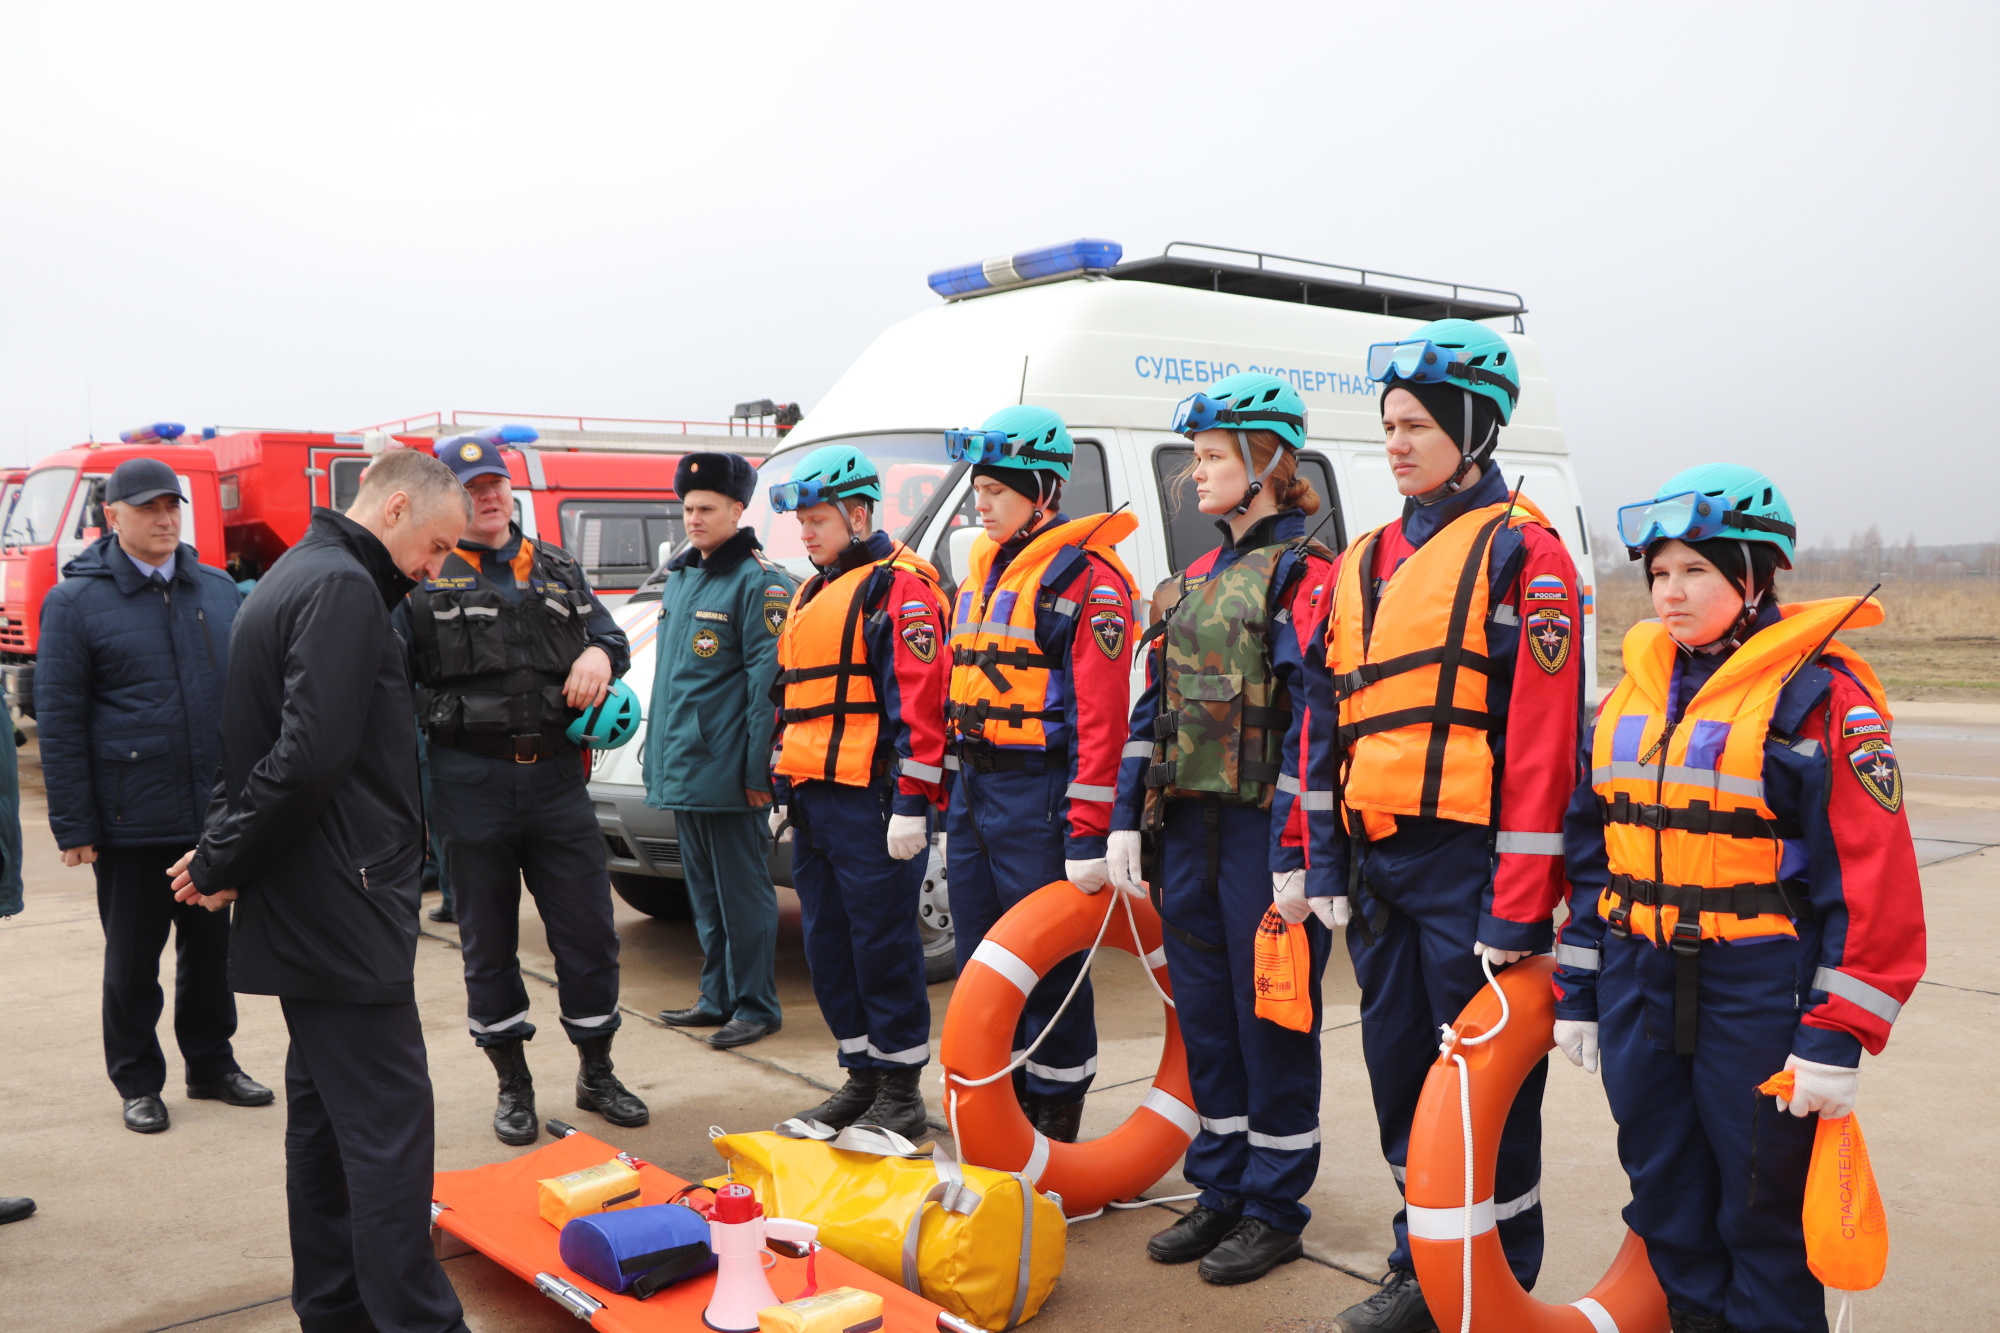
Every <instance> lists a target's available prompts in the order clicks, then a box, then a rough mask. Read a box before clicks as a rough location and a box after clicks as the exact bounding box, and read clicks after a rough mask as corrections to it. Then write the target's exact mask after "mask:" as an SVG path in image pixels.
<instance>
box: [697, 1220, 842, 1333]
mask: <svg viewBox="0 0 2000 1333" xmlns="http://www.w3.org/2000/svg"><path fill="white" fill-rule="evenodd" d="M818 1237H819V1228H818V1227H816V1226H814V1225H813V1224H812V1223H810V1222H794V1221H791V1220H790V1219H789V1218H783V1217H766V1216H764V1207H763V1205H762V1204H760V1203H758V1202H757V1196H756V1195H755V1194H754V1193H752V1192H751V1189H750V1187H749V1186H748V1185H724V1186H723V1187H722V1188H721V1189H719V1190H717V1191H716V1192H715V1211H714V1213H713V1214H712V1215H711V1216H710V1218H709V1222H708V1238H709V1239H708V1243H709V1245H710V1246H711V1247H712V1248H713V1249H714V1250H715V1260H716V1269H715V1294H714V1295H713V1296H711V1297H710V1298H709V1301H708V1308H707V1309H706V1310H703V1311H702V1312H701V1322H702V1323H704V1324H707V1325H708V1326H709V1327H710V1328H713V1329H717V1330H720V1333H753V1331H754V1330H755V1329H756V1327H757V1312H758V1311H760V1310H768V1309H770V1308H771V1307H772V1306H774V1305H777V1304H779V1303H780V1302H779V1300H778V1294H777V1293H776V1292H774V1291H772V1290H771V1279H770V1278H768V1277H766V1276H765V1275H764V1249H765V1245H766V1243H767V1242H770V1241H776V1242H777V1243H779V1244H780V1245H788V1246H806V1247H810V1246H811V1245H812V1243H813V1242H814V1241H815V1240H816V1239H817V1238H818Z"/></svg>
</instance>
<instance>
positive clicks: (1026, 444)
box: [944, 404, 1076, 481]
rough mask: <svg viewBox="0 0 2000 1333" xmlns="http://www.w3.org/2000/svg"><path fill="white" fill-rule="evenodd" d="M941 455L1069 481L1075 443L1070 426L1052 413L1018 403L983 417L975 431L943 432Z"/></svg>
mask: <svg viewBox="0 0 2000 1333" xmlns="http://www.w3.org/2000/svg"><path fill="white" fill-rule="evenodd" d="M944 452H945V457H947V458H949V459H951V460H952V461H953V462H954V463H956V462H961V461H963V462H969V463H972V464H974V465H975V466H979V467H999V468H1018V469H1020V470H1021V471H1024V472H1037V471H1039V472H1053V473H1055V474H1056V476H1057V477H1058V478H1060V479H1061V480H1063V481H1068V480H1069V467H1070V463H1071V461H1072V460H1073V459H1075V457H1076V442H1075V441H1074V440H1072V439H1070V437H1069V427H1068V426H1065V425H1064V424H1063V419H1062V418H1061V417H1059V416H1057V415H1056V414H1055V413H1054V412H1051V411H1050V410H1049V409H1048V408H1046V407H1029V406H1027V405H1025V404H1020V405H1016V406H1014V407H1003V408H1001V409H1000V410H999V411H998V412H995V413H994V414H993V415H992V416H990V417H988V418H986V420H985V422H984V423H983V424H981V426H980V427H979V429H978V430H948V431H946V432H945V433H944Z"/></svg>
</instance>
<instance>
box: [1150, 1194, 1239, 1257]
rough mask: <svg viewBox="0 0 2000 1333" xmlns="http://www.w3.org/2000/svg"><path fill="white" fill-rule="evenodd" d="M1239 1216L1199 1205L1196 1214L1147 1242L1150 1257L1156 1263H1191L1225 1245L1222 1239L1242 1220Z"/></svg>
mask: <svg viewBox="0 0 2000 1333" xmlns="http://www.w3.org/2000/svg"><path fill="white" fill-rule="evenodd" d="M1242 1220H1243V1218H1242V1215H1241V1214H1239V1213H1225V1212H1223V1211H1222V1210H1221V1209H1219V1208H1210V1207H1209V1206H1208V1205H1206V1204H1200V1203H1198V1204H1196V1205H1195V1206H1194V1211H1192V1212H1190V1213H1188V1214H1187V1215H1186V1216H1184V1217H1182V1218H1181V1220H1180V1221H1178V1222H1176V1223H1174V1224H1173V1225H1172V1226H1170V1227H1168V1228H1167V1229H1166V1230H1165V1231H1156V1232H1154V1233H1153V1238H1152V1239H1151V1240H1149V1241H1147V1242H1146V1255H1147V1257H1148V1258H1150V1259H1151V1260H1152V1261H1153V1262H1154V1263H1156V1264H1191V1263H1193V1262H1194V1261H1195V1260H1197V1259H1199V1258H1201V1257H1202V1256H1203V1255H1204V1254H1207V1253H1208V1252H1209V1251H1210V1250H1212V1249H1214V1248H1215V1247H1216V1246H1218V1245H1220V1244H1222V1238H1223V1237H1224V1236H1227V1235H1228V1234H1229V1233H1230V1232H1231V1231H1233V1230H1235V1229H1236V1224H1237V1223H1238V1222H1240V1221H1242Z"/></svg>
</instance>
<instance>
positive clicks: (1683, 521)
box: [1618, 491, 1798, 551]
mask: <svg viewBox="0 0 2000 1333" xmlns="http://www.w3.org/2000/svg"><path fill="white" fill-rule="evenodd" d="M1730 528H1736V529H1739V530H1743V531H1749V532H1770V533H1776V534H1777V535H1778V536H1780V537H1785V538H1795V537H1796V536H1797V535H1798V530H1797V529H1796V528H1794V527H1793V526H1792V525H1791V524H1789V523H1784V522H1780V521H1779V520H1778V519H1775V518H1765V517H1763V516H1762V515H1759V514H1746V513H1744V512H1742V511H1741V510H1739V509H1737V508H1735V507H1734V501H1732V500H1731V499H1730V498H1729V497H1728V496H1726V495H1704V494H1702V493H1701V492H1700V491H1686V492H1683V493H1682V494H1680V495H1668V496H1662V497H1660V498H1659V499H1656V500H1646V501H1642V502H1641V503H1639V504H1634V505H1626V506H1625V507H1624V508H1622V509H1620V510H1619V511H1618V539H1619V540H1620V541H1622V542H1624V543H1625V546H1626V549H1628V550H1632V551H1642V550H1644V549H1645V548H1646V547H1648V546H1651V545H1652V544H1653V543H1654V542H1657V541H1682V542H1699V541H1707V540H1708V539H1709V538H1710V537H1715V536H1719V535H1720V534H1721V533H1722V532H1724V531H1725V530H1726V529H1730Z"/></svg>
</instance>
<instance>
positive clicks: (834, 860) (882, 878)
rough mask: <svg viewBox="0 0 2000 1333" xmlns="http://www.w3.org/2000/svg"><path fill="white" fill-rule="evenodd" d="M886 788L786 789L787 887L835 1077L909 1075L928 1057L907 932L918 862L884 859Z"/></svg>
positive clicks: (913, 930) (914, 937)
mask: <svg viewBox="0 0 2000 1333" xmlns="http://www.w3.org/2000/svg"><path fill="white" fill-rule="evenodd" d="M890 790H891V788H890V785H889V784H888V783H887V782H883V783H878V784H876V786H874V787H872V788H870V787H845V786H841V785H840V784H839V783H834V782H801V783H798V784H797V785H795V786H794V787H793V788H792V801H791V814H792V829H793V833H792V884H793V886H794V887H796V888H797V889H798V891H799V915H800V918H801V924H802V925H803V926H804V927H805V945H806V966H807V967H809V968H810V969H812V983H813V998H814V999H816V1000H818V1001H819V1012H820V1016H821V1017H822V1018H824V1019H825V1020H826V1025H827V1027H829V1028H831V1029H832V1030H833V1037H834V1040H835V1041H836V1042H838V1043H839V1045H840V1063H841V1066H842V1068H845V1069H910V1068H913V1067H915V1066H917V1065H921V1064H924V1063H925V1062H926V1061H928V1060H929V1059H930V1058H931V1047H930V1039H931V1002H930V995H929V993H928V992H927V991H926V990H925V988H924V941H923V936H922V935H921V934H919V933H918V931H917V902H918V899H919V897H920V896H921V895H922V893H923V887H924V861H923V858H922V857H921V856H917V857H912V858H911V859H910V860H908V861H898V860H896V859H895V858H894V857H892V856H890V855H889V849H888V845H887V839H888V834H889V793H890Z"/></svg>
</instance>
